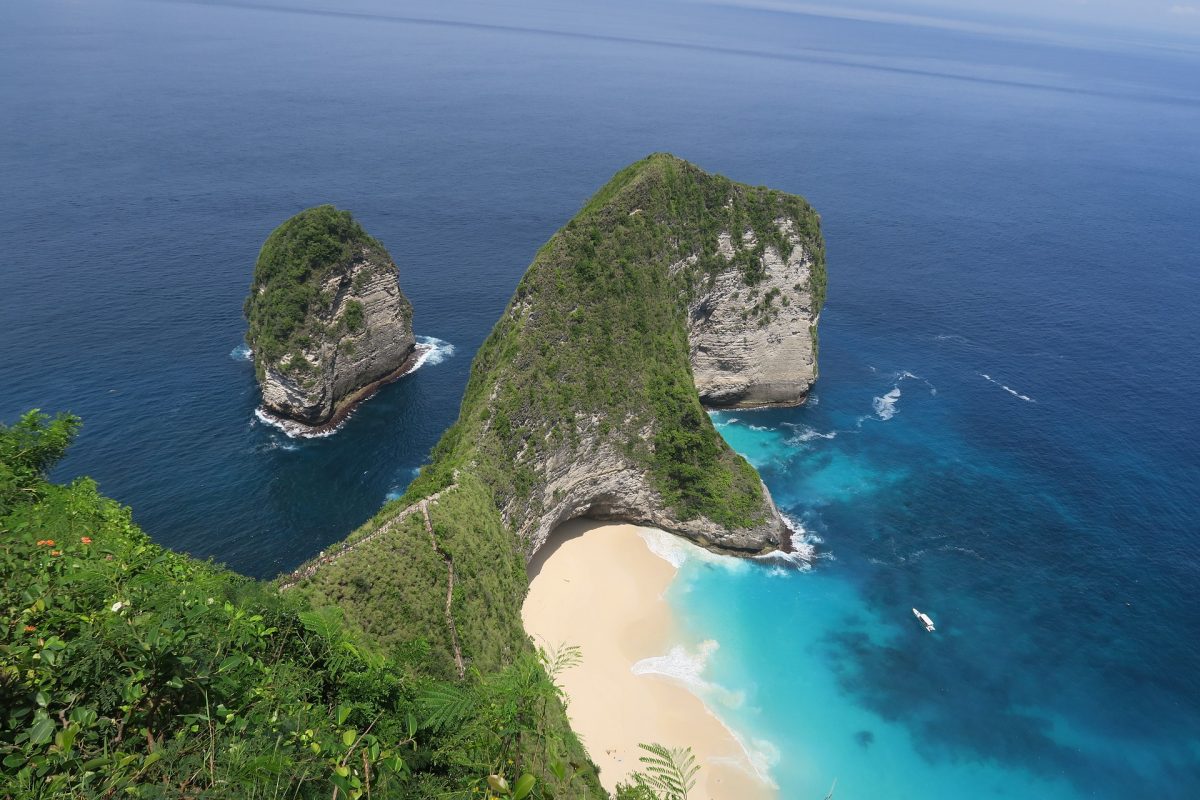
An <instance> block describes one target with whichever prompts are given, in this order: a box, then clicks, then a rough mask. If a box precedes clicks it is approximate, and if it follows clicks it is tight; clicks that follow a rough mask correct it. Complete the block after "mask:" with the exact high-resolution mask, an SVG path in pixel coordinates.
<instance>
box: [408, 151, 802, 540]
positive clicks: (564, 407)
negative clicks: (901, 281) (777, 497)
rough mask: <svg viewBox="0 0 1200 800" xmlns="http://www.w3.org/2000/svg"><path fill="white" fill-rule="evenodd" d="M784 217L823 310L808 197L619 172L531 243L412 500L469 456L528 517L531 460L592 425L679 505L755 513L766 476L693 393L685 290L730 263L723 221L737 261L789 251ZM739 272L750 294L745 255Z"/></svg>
mask: <svg viewBox="0 0 1200 800" xmlns="http://www.w3.org/2000/svg"><path fill="white" fill-rule="evenodd" d="M780 218H788V219H791V220H793V224H794V230H795V232H796V233H797V235H799V236H800V238H801V240H802V241H803V243H804V244H805V246H806V248H807V249H808V251H809V252H810V253H811V254H812V255H813V258H814V261H815V263H814V265H813V269H812V279H811V282H812V290H813V298H812V303H813V305H814V310H819V308H820V303H821V302H822V299H823V291H824V288H823V287H824V275H825V267H824V245H823V242H822V239H821V234H820V219H819V217H818V216H817V214H816V213H815V212H814V211H813V210H812V208H811V207H810V206H809V205H808V204H807V203H806V202H805V201H804V200H803V199H802V198H800V197H797V196H795V195H789V194H785V193H783V192H777V191H772V190H769V189H765V188H755V187H750V186H745V185H743V184H738V183H734V182H733V181H730V180H728V179H727V178H724V177H721V176H718V175H709V174H707V173H705V172H703V171H701V170H700V169H698V168H697V167H695V166H693V165H691V164H688V163H687V162H684V161H681V160H679V159H677V158H675V157H673V156H669V155H665V154H659V155H654V156H651V157H649V158H647V159H645V160H643V161H639V162H637V163H636V164H633V165H632V166H630V167H627V168H626V169H624V170H622V171H621V172H619V173H618V174H617V175H616V176H615V177H614V178H613V179H612V180H611V181H610V182H609V183H608V184H607V185H606V186H604V187H603V188H602V189H601V190H600V191H599V192H597V194H596V195H595V196H594V197H593V198H592V199H591V200H590V201H589V202H588V203H587V204H586V205H585V206H584V208H583V210H581V211H580V213H579V214H577V215H576V216H575V217H574V218H573V219H572V220H571V221H570V222H569V223H568V224H567V225H566V226H565V227H564V228H563V229H561V230H560V231H559V232H558V233H556V234H555V235H554V237H553V238H551V240H550V241H549V242H548V243H547V244H546V245H545V246H543V247H542V249H541V250H540V251H539V252H538V254H537V257H536V258H535V260H534V262H533V263H532V264H531V265H530V267H529V269H528V270H527V272H526V273H525V276H524V278H522V280H521V283H520V285H519V286H518V289H517V293H516V296H515V297H514V298H513V300H512V303H511V304H510V305H509V308H508V310H507V311H506V313H505V314H504V315H503V316H502V317H501V319H500V321H499V322H498V323H497V324H496V326H495V328H494V329H493V330H492V333H491V335H490V336H489V337H488V339H487V341H485V342H484V344H483V347H482V348H481V349H480V351H479V353H478V354H477V356H476V358H475V362H474V364H473V365H472V369H471V378H470V381H469V383H468V385H467V390H466V395H465V397H464V398H463V404H462V410H461V412H460V415H459V419H458V421H457V423H456V424H455V425H454V427H453V428H451V430H450V431H448V432H447V433H446V435H445V436H444V437H443V438H442V440H441V442H439V444H438V446H437V447H436V448H435V451H434V454H433V463H432V464H431V465H430V466H429V467H427V468H426V469H425V470H424V471H423V473H422V475H421V476H420V477H419V478H418V479H417V481H415V482H414V484H413V486H412V487H411V488H410V490H409V492H408V494H407V496H406V498H405V499H404V502H411V501H412V500H415V499H417V498H419V497H421V496H424V495H425V494H427V493H428V492H430V491H434V490H436V489H438V488H440V487H442V486H444V485H446V484H447V482H448V480H449V475H450V472H451V471H452V470H453V469H456V468H464V467H465V466H466V465H468V464H469V465H471V470H472V471H474V472H475V473H476V474H477V475H478V476H479V477H480V478H481V479H482V480H483V481H484V483H485V484H487V485H488V486H489V487H490V488H491V489H492V491H493V492H494V493H495V495H496V501H497V503H498V505H500V506H502V507H506V506H507V507H512V506H515V507H516V508H517V511H516V513H515V514H514V515H513V516H514V517H516V518H518V519H520V518H522V517H527V516H535V515H537V514H538V513H540V511H541V510H542V509H541V508H540V506H539V503H540V500H539V498H538V496H537V493H536V492H533V491H531V490H532V489H533V488H534V486H535V485H536V481H537V476H536V475H535V470H534V465H535V464H537V463H540V462H542V461H544V459H545V456H546V454H547V452H549V451H555V452H560V451H561V450H562V449H563V448H572V447H574V446H575V444H576V443H577V440H578V439H579V437H580V436H581V435H582V434H583V433H587V432H595V433H598V434H599V435H600V436H602V437H607V438H609V439H612V440H615V441H616V442H618V443H619V444H620V446H621V447H622V448H623V449H624V450H625V452H626V453H627V454H628V455H629V456H630V457H631V458H633V459H634V460H636V461H638V462H640V463H642V464H643V465H644V466H645V467H646V469H647V471H648V472H649V473H650V474H651V476H652V478H653V479H654V483H655V486H656V488H657V489H658V490H659V492H660V494H661V495H662V496H663V498H664V499H665V500H666V501H667V503H668V504H670V505H671V506H673V507H674V508H675V510H676V512H677V513H678V514H679V515H680V516H681V517H682V518H684V519H688V518H692V517H696V516H705V517H707V518H709V519H711V520H713V521H715V522H717V523H719V524H721V525H724V526H726V527H731V528H738V527H746V526H749V525H752V524H754V523H755V522H758V521H760V519H759V518H758V517H757V516H756V515H759V514H761V512H762V503H761V499H762V495H761V486H760V483H759V480H758V476H757V475H756V474H755V472H754V470H753V469H752V468H751V467H750V466H749V465H748V464H747V463H746V462H745V460H744V459H742V458H741V457H740V456H738V455H737V454H735V453H734V452H733V451H732V450H731V449H730V448H729V447H728V446H727V445H726V444H725V442H724V440H723V439H721V437H720V436H719V435H718V434H717V432H716V430H715V429H714V428H713V426H712V424H711V422H710V421H709V419H708V415H707V414H706V413H705V412H704V409H703V408H702V407H701V405H700V402H699V399H698V398H697V396H696V391H695V387H694V383H693V380H692V374H691V366H690V361H689V356H688V344H687V330H686V320H687V305H688V302H689V301H690V300H691V299H692V298H693V297H695V296H696V293H697V292H699V291H701V290H702V288H703V287H704V286H705V285H706V283H707V282H708V281H711V280H712V279H713V277H714V276H715V274H716V273H717V272H718V271H721V270H724V269H727V262H726V261H725V259H724V257H723V256H721V255H720V253H719V251H718V241H719V236H720V234H721V233H723V232H726V233H727V232H730V231H733V232H735V234H736V235H737V236H739V237H740V235H741V232H742V231H746V230H749V231H752V232H753V233H754V235H755V238H756V240H757V244H756V245H755V247H753V248H749V249H745V250H741V251H739V252H738V254H737V256H736V258H738V259H741V260H743V261H745V263H746V264H747V265H749V264H755V265H757V264H758V263H759V260H758V259H759V257H761V255H762V252H763V248H765V247H766V246H767V245H773V246H774V247H776V248H777V249H778V250H780V251H782V252H790V249H791V248H790V244H788V243H787V242H786V239H785V237H784V235H783V234H782V233H781V232H780V230H779V227H778V225H776V223H775V220H777V219H780ZM739 263H741V262H739ZM744 277H745V279H746V283H747V291H753V288H752V287H753V285H754V283H755V280H756V277H757V276H756V274H755V273H754V271H753V270H752V269H751V268H750V267H749V266H747V267H746V269H745V276H744ZM804 288H805V287H802V286H801V287H798V289H797V298H799V297H800V296H802V295H803V294H804V292H802V291H800V290H802V289H804ZM784 299H786V298H780V302H782V301H783V300H784ZM773 300H774V298H773V297H772V301H773ZM789 302H790V300H789ZM646 431H649V435H648V436H647V435H645V432H646Z"/></svg>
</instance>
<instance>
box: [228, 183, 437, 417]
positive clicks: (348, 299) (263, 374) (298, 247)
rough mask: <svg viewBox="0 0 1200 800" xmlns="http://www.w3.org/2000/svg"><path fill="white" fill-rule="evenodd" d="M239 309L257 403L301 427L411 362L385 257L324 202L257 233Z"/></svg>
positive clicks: (404, 316)
mask: <svg viewBox="0 0 1200 800" xmlns="http://www.w3.org/2000/svg"><path fill="white" fill-rule="evenodd" d="M245 313H246V319H247V320H248V321H249V323H250V327H249V331H248V333H247V334H246V342H247V344H248V345H249V346H250V348H251V350H252V351H253V354H254V367H255V374H256V375H257V377H258V382H259V386H260V387H261V389H262V397H263V406H264V408H265V409H266V411H268V412H269V413H271V414H273V415H276V416H278V417H282V418H284V419H285V420H291V421H294V422H298V423H301V424H303V425H305V426H311V427H313V428H317V429H320V428H325V427H329V426H332V425H334V424H336V423H337V422H338V421H339V420H340V419H341V418H342V417H344V416H345V414H347V413H348V412H349V411H350V410H351V409H352V408H353V406H354V405H355V404H356V403H357V402H359V401H361V400H362V399H364V398H365V397H367V396H369V395H370V394H371V393H372V392H373V391H374V390H375V389H377V388H378V387H379V386H381V385H382V384H384V383H387V382H388V381H390V380H394V379H395V378H397V377H399V376H400V375H403V374H404V373H405V372H406V371H407V370H408V369H410V368H411V365H412V363H413V361H414V360H415V340H414V338H413V332H412V305H411V304H410V303H409V302H408V299H407V298H406V297H405V296H404V294H403V293H402V292H401V291H400V286H399V281H398V277H397V270H396V265H395V263H393V261H392V259H391V256H389V255H388V252H387V250H386V249H384V247H383V245H382V244H380V243H379V242H378V241H377V240H375V239H374V238H372V237H371V236H369V235H368V234H367V232H366V231H364V230H363V228H362V226H361V225H359V224H358V223H357V222H356V221H355V220H354V219H353V218H352V217H351V216H350V213H349V212H348V211H339V210H338V209H336V208H334V207H333V206H331V205H323V206H316V207H315V208H310V209H307V210H305V211H302V212H300V213H299V214H297V215H296V216H294V217H292V218H291V219H289V220H287V221H286V222H284V223H283V224H282V225H280V226H279V227H278V228H276V229H275V230H274V231H273V232H272V233H271V235H270V236H269V237H267V240H266V242H265V243H264V244H263V247H262V251H261V252H260V253H259V257H258V262H257V264H256V265H255V268H254V282H253V284H252V285H251V287H250V296H249V298H247V300H246V304H245Z"/></svg>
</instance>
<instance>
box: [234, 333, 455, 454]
mask: <svg viewBox="0 0 1200 800" xmlns="http://www.w3.org/2000/svg"><path fill="white" fill-rule="evenodd" d="M416 338H417V346H416V348H415V349H416V350H417V358H416V360H415V361H414V362H413V365H412V366H411V367H409V368H408V369H407V370H406V371H405V372H403V373H401V374H400V375H398V376H397V379H398V378H403V377H404V376H405V375H411V374H413V373H414V372H416V371H417V370H419V369H420V368H421V367H423V366H425V365H426V364H430V365H434V364H440V363H442V362H443V361H445V360H446V359H447V358H450V356H452V355H454V345H452V344H450V342H447V341H444V340H442V339H438V338H436V337H434V336H418V337H416ZM234 352H236V350H235V351H234ZM254 416H256V417H257V418H258V420H259V422H262V423H264V424H266V425H270V426H272V427H274V428H278V429H279V430H281V431H283V432H284V433H285V434H287V435H288V436H290V437H292V438H293V439H323V438H325V437H326V436H333V435H334V434H335V433H337V432H338V431H340V430H341V429H342V426H343V425H345V424H346V420H348V419H350V417H351V416H353V412H351V413H350V414H347V415H346V416H345V417H343V418H342V419H341V420H340V421H339V422H338V424H336V425H334V426H333V427H331V428H327V429H322V430H317V429H315V428H313V427H312V426H310V425H305V424H303V423H301V422H295V421H293V420H290V419H283V418H282V417H277V416H275V415H274V414H272V413H271V412H270V411H267V410H266V409H265V408H263V407H262V406H259V407H258V408H256V409H254Z"/></svg>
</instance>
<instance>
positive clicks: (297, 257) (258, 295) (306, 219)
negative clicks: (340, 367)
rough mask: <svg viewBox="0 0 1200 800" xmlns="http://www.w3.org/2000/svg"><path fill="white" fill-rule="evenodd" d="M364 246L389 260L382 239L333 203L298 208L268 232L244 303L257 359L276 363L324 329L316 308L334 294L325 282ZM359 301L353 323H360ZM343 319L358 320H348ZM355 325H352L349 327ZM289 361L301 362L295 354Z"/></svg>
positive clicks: (249, 337)
mask: <svg viewBox="0 0 1200 800" xmlns="http://www.w3.org/2000/svg"><path fill="white" fill-rule="evenodd" d="M363 250H366V251H367V252H368V253H370V254H372V255H373V256H374V257H373V258H372V260H373V261H380V262H382V263H389V262H390V261H391V257H390V256H388V254H387V251H386V250H385V249H384V247H383V245H382V244H380V243H379V242H378V241H377V240H376V239H374V238H372V237H371V236H370V235H369V234H367V232H366V231H365V230H363V228H362V226H361V225H359V224H358V222H357V221H355V220H354V218H353V217H351V216H350V212H349V211H339V210H338V209H336V208H334V207H333V206H331V205H323V206H315V207H313V208H309V209H306V210H305V211H301V212H300V213H299V214H296V215H295V216H294V217H291V218H290V219H288V220H287V221H285V222H284V223H283V224H282V225H280V226H279V227H278V228H276V229H275V230H274V231H272V232H271V235H270V236H268V237H267V240H266V241H265V242H264V243H263V246H262V250H261V251H260V252H259V254H258V262H257V263H256V264H255V265H254V281H253V283H252V284H251V286H250V296H249V297H248V298H246V305H245V308H244V311H245V314H246V319H247V321H248V322H249V324H250V327H249V331H248V332H247V334H246V341H247V343H248V344H249V345H250V347H251V348H252V349H253V350H254V356H255V363H256V365H257V366H258V368H259V369H260V370H261V369H262V365H263V363H271V364H276V363H279V362H280V361H281V360H282V359H283V358H284V356H286V355H287V354H289V353H298V352H299V351H300V350H301V349H303V348H305V347H307V346H309V345H310V344H311V337H313V336H318V335H322V334H323V331H321V330H319V329H318V327H317V322H316V320H315V314H316V313H317V312H318V311H328V310H329V309H330V307H331V306H332V304H333V301H334V298H333V297H332V296H328V295H327V293H326V292H325V291H324V289H323V287H324V284H325V282H326V281H327V280H328V279H329V278H330V277H331V276H333V275H335V274H337V273H338V272H339V271H341V270H344V269H345V268H346V267H347V266H348V265H349V263H350V262H351V261H353V260H354V259H355V258H357V257H359V255H360V254H361V252H362V251H363ZM361 311H362V309H361V307H360V308H359V314H358V317H357V324H361V322H362V317H361ZM347 324H349V325H351V326H354V325H355V324H356V323H355V322H354V321H351V320H347ZM352 330H353V327H352ZM291 361H292V363H293V364H296V365H299V364H301V363H303V361H304V360H303V359H301V358H293V359H292V360H291Z"/></svg>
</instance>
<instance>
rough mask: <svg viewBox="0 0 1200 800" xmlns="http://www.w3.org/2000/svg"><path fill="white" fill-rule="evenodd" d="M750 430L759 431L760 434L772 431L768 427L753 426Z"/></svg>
mask: <svg viewBox="0 0 1200 800" xmlns="http://www.w3.org/2000/svg"><path fill="white" fill-rule="evenodd" d="M750 430H752V431H758V432H759V433H762V432H763V431H769V430H771V428H770V427H769V426H767V425H751V426H750Z"/></svg>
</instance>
